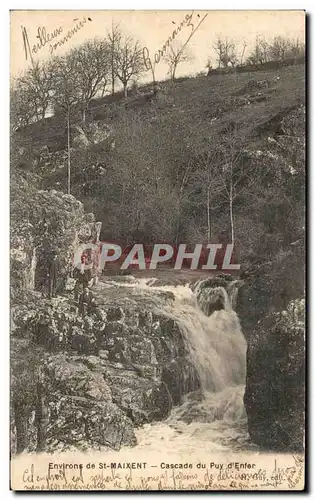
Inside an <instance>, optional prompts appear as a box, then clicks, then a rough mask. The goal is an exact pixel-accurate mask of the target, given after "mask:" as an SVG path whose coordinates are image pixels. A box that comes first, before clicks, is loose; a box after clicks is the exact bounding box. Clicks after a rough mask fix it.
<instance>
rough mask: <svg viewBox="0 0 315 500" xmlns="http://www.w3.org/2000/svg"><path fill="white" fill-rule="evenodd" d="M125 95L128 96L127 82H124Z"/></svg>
mask: <svg viewBox="0 0 315 500" xmlns="http://www.w3.org/2000/svg"><path fill="white" fill-rule="evenodd" d="M124 96H125V99H126V98H127V96H128V90H127V84H124Z"/></svg>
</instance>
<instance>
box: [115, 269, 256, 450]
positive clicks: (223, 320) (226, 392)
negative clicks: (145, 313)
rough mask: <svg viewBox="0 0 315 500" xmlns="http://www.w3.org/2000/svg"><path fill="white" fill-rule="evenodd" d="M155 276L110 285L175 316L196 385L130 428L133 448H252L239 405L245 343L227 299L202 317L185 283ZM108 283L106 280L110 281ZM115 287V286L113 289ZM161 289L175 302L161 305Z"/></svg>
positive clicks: (244, 416)
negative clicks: (163, 413) (163, 412)
mask: <svg viewBox="0 0 315 500" xmlns="http://www.w3.org/2000/svg"><path fill="white" fill-rule="evenodd" d="M155 283H157V280H156V279H155V278H151V279H147V278H145V279H136V280H133V279H130V281H129V282H124V281H123V282H120V283H115V286H116V287H117V288H119V291H120V294H121V292H122V288H125V291H127V290H126V288H127V289H128V292H129V293H130V292H131V294H132V295H133V296H141V297H142V299H147V300H150V303H152V304H154V309H155V310H156V312H157V313H160V314H161V313H163V314H164V315H167V316H169V317H170V318H172V319H174V320H176V322H177V323H178V324H179V326H180V328H181V330H182V333H183V335H184V338H185V341H186V344H187V347H188V350H189V353H190V357H191V360H192V361H193V363H194V365H195V366H196V368H197V370H198V373H199V377H200V381H201V389H200V390H199V391H197V392H195V393H190V394H188V395H186V397H185V399H184V400H183V402H182V404H181V405H180V406H177V407H174V408H173V410H172V411H171V414H170V415H169V417H168V418H167V419H166V420H164V421H162V422H156V423H152V424H146V425H144V426H143V427H141V428H139V429H137V430H136V436H137V441H138V444H137V446H136V447H135V448H134V451H137V450H138V451H142V452H145V451H147V452H161V451H163V453H164V454H165V453H166V454H167V452H168V451H169V452H170V453H172V452H173V451H174V449H176V452H177V453H178V454H180V455H181V454H183V456H184V455H185V456H186V457H187V454H189V453H192V454H195V453H198V452H202V451H206V452H221V451H222V452H224V451H241V450H244V451H245V450H250V449H257V448H256V447H255V446H254V445H252V444H251V443H250V440H249V436H248V432H247V422H246V414H245V410H244V405H243V395H244V389H245V375H246V341H245V338H244V336H243V334H242V331H241V327H240V322H239V320H238V317H237V314H236V313H235V311H233V309H232V306H231V304H230V302H229V300H228V298H227V300H226V304H225V309H222V310H220V311H215V312H214V313H213V314H212V315H211V316H210V317H208V316H205V315H204V313H203V312H202V311H201V309H200V308H199V306H198V303H197V299H196V293H195V292H193V291H192V290H191V288H190V287H189V285H188V284H186V285H177V286H173V285H165V286H163V285H156V286H155ZM113 284H114V283H111V285H113ZM117 291H118V290H117ZM161 292H172V293H173V294H174V296H175V300H170V301H167V303H165V300H162V299H161Z"/></svg>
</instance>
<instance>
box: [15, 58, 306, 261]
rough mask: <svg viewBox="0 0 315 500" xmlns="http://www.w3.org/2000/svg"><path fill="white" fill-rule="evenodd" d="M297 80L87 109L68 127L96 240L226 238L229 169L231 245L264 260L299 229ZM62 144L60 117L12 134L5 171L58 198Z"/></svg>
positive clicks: (193, 83)
mask: <svg viewBox="0 0 315 500" xmlns="http://www.w3.org/2000/svg"><path fill="white" fill-rule="evenodd" d="M304 70H305V68H304V65H296V66H291V67H286V68H281V69H278V70H272V71H266V72H265V71H260V72H253V73H240V74H235V75H233V74H228V75H213V76H200V77H196V78H187V79H184V78H183V79H179V80H177V81H176V82H175V83H171V82H170V81H167V82H161V83H160V84H159V90H158V93H157V95H156V96H154V95H153V93H152V89H150V86H148V85H147V86H145V87H143V88H139V89H138V91H134V92H133V94H131V95H130V96H129V97H128V98H127V99H124V98H123V97H122V95H121V94H117V95H116V96H107V97H104V98H102V99H99V100H94V101H93V102H92V104H91V109H90V111H89V113H88V115H87V122H86V123H85V124H84V125H82V123H80V118H79V116H77V117H76V116H74V117H73V119H72V129H71V143H72V149H71V169H72V171H71V185H72V187H71V192H72V194H74V195H75V196H76V197H77V198H78V199H80V200H81V201H82V202H83V203H84V204H85V207H86V209H87V210H90V211H93V212H94V213H95V214H96V217H97V218H98V220H101V221H102V222H103V234H102V237H104V238H105V237H106V238H116V239H123V240H124V241H128V242H132V241H140V240H141V241H145V242H148V243H152V242H155V241H170V242H173V243H178V242H186V243H192V242H193V243H196V242H205V241H207V240H209V236H210V239H211V240H214V241H216V235H218V233H220V232H222V231H226V232H227V233H229V237H230V238H231V231H232V229H231V213H230V208H231V207H229V203H228V200H227V196H226V195H225V191H226V189H227V183H228V182H229V177H228V175H227V169H228V168H229V165H233V175H232V177H231V179H232V184H233V189H235V198H233V224H234V226H235V227H234V232H235V241H236V242H237V244H238V245H239V247H240V248H241V250H242V252H243V255H245V256H246V259H248V258H250V257H251V256H253V255H255V256H256V257H257V255H258V254H259V255H265V257H266V256H268V255H270V254H271V255H273V254H274V253H275V252H278V251H279V249H281V248H282V249H283V248H286V246H287V245H289V244H291V242H292V241H294V239H298V238H299V236H300V234H301V231H302V226H303V223H304V208H303V205H304V127H305V108H304V99H305V83H304V82H305V75H304ZM77 126H79V127H80V129H78V128H77ZM66 138H67V130H66V123H65V120H64V118H63V117H62V116H61V115H57V116H54V117H50V118H46V119H45V120H42V121H39V122H37V123H34V124H32V125H30V126H28V127H26V128H24V129H20V130H18V131H17V132H16V133H15V135H14V138H13V140H12V144H13V155H12V158H13V166H16V167H17V168H18V172H23V174H22V175H24V176H25V175H34V174H35V175H36V178H37V182H38V183H39V187H41V188H44V189H52V188H53V189H57V190H60V191H66V186H67V152H66ZM13 170H14V169H13ZM25 170H27V171H28V173H27V174H26V173H25ZM29 171H31V173H29ZM231 179H230V180H231ZM233 196H234V195H233ZM292 213H294V215H293V216H292ZM197 240H198V241H197Z"/></svg>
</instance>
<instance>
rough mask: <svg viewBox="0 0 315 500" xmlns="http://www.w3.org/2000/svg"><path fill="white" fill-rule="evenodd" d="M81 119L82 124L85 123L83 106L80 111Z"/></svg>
mask: <svg viewBox="0 0 315 500" xmlns="http://www.w3.org/2000/svg"><path fill="white" fill-rule="evenodd" d="M81 118H82V123H85V118H86V111H85V106H84V107H82V109H81Z"/></svg>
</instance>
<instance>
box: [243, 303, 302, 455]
mask: <svg viewBox="0 0 315 500" xmlns="http://www.w3.org/2000/svg"><path fill="white" fill-rule="evenodd" d="M304 306H305V304H304V300H303V299H300V300H298V299H296V300H294V301H291V302H290V303H289V305H288V307H287V309H286V310H283V311H281V312H278V313H271V314H269V315H268V316H267V317H265V318H264V319H261V320H260V321H259V322H258V325H257V328H256V329H255V330H254V332H253V333H252V335H251V336H250V337H249V340H248V348H247V349H248V350H247V378H246V391H245V396H244V403H245V407H246V412H247V419H248V430H249V434H250V437H251V439H252V441H253V442H254V443H256V444H258V445H259V446H260V447H262V448H265V449H268V450H278V451H286V452H288V451H291V452H297V451H302V450H303V444H304V429H305V420H304V409H305V350H304V320H305V318H304Z"/></svg>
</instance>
